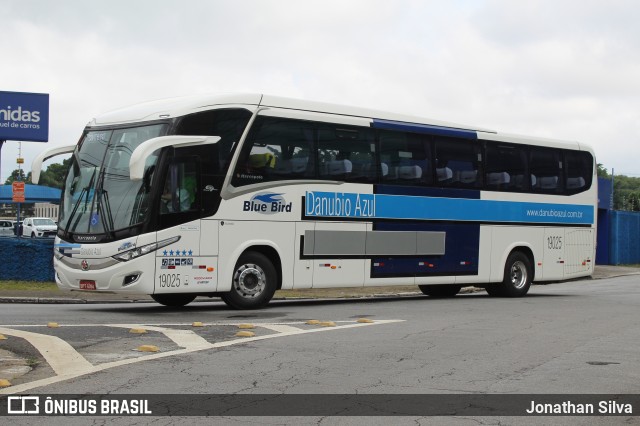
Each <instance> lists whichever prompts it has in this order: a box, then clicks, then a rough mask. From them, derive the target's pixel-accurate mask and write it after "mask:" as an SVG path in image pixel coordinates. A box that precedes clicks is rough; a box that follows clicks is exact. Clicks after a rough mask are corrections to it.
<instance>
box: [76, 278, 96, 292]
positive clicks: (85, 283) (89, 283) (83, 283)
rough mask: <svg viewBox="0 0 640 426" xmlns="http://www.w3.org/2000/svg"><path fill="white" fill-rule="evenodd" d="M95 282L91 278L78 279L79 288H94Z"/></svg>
mask: <svg viewBox="0 0 640 426" xmlns="http://www.w3.org/2000/svg"><path fill="white" fill-rule="evenodd" d="M95 289H96V282H95V281H93V280H80V290H95Z"/></svg>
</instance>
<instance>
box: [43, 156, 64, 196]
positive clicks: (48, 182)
mask: <svg viewBox="0 0 640 426" xmlns="http://www.w3.org/2000/svg"><path fill="white" fill-rule="evenodd" d="M70 166H71V158H67V159H66V160H64V161H62V164H59V163H55V164H51V165H50V166H49V167H47V170H44V171H43V172H42V173H40V181H39V182H38V185H44V186H49V187H51V188H58V189H62V185H63V184H64V178H65V177H66V175H67V170H69V167H70Z"/></svg>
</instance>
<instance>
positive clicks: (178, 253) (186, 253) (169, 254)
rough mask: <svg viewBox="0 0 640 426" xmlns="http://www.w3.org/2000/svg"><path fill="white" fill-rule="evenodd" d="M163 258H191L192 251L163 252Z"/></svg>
mask: <svg viewBox="0 0 640 426" xmlns="http://www.w3.org/2000/svg"><path fill="white" fill-rule="evenodd" d="M162 255H163V256H193V250H163V251H162Z"/></svg>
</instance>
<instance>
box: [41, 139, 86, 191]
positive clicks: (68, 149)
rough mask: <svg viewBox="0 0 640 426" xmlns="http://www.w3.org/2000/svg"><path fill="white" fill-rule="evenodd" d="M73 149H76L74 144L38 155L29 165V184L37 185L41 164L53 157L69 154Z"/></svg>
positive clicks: (54, 148) (51, 149) (46, 150)
mask: <svg viewBox="0 0 640 426" xmlns="http://www.w3.org/2000/svg"><path fill="white" fill-rule="evenodd" d="M74 149H76V144H73V145H65V146H57V147H53V148H49V149H45V150H44V151H42V152H41V153H40V154H38V155H37V156H36V158H34V159H33V162H32V163H31V182H32V183H33V184H34V185H37V184H38V181H39V180H40V172H41V171H42V163H44V162H45V161H46V160H48V159H49V158H51V157H55V156H56V155H62V154H68V153H70V152H73V150H74Z"/></svg>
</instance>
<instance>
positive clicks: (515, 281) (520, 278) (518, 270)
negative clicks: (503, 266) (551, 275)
mask: <svg viewBox="0 0 640 426" xmlns="http://www.w3.org/2000/svg"><path fill="white" fill-rule="evenodd" d="M526 283H527V268H526V266H525V265H524V263H522V262H521V261H519V260H518V261H517V262H514V263H513V265H511V284H512V285H513V286H514V287H515V288H522V287H524V286H525V284H526Z"/></svg>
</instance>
